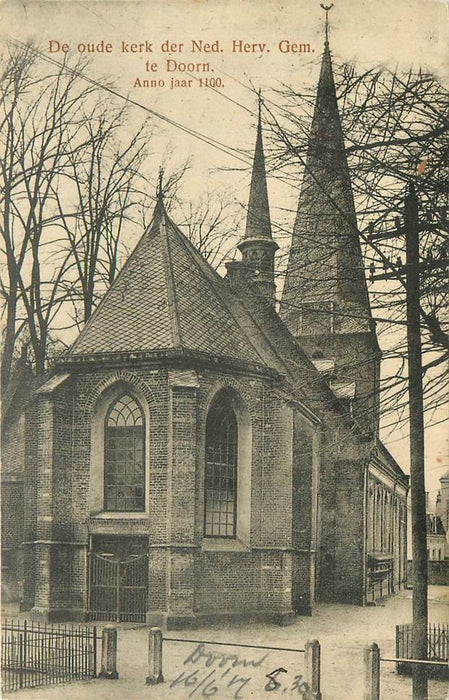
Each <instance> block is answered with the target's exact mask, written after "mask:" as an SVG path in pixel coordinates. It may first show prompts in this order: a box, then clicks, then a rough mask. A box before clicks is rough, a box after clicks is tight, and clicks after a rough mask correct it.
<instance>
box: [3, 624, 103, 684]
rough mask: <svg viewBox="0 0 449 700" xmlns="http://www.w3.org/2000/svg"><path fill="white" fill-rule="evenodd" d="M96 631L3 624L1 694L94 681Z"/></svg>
mask: <svg viewBox="0 0 449 700" xmlns="http://www.w3.org/2000/svg"><path fill="white" fill-rule="evenodd" d="M98 639H99V637H98V636H97V628H96V627H87V626H75V625H62V624H59V625H48V624H40V623H32V622H27V621H22V620H20V621H14V620H6V619H5V620H3V622H2V690H3V692H8V691H11V690H20V689H21V688H32V687H35V686H39V685H50V684H53V683H67V682H69V681H73V680H85V679H88V678H93V677H94V676H95V675H96V672H97V642H98Z"/></svg>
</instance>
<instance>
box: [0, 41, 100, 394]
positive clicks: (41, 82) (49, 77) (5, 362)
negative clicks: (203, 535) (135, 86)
mask: <svg viewBox="0 0 449 700" xmlns="http://www.w3.org/2000/svg"><path fill="white" fill-rule="evenodd" d="M5 52H6V54H7V55H6V60H5V69H4V72H3V74H2V80H1V97H0V101H1V110H2V112H1V117H0V119H1V129H0V131H1V138H0V148H1V156H0V161H1V188H0V189H1V195H0V197H1V199H0V201H1V208H2V219H1V236H2V241H3V253H4V255H5V257H6V266H5V267H6V271H7V274H6V278H5V280H4V281H3V282H2V294H3V297H4V299H5V315H6V323H5V335H4V349H3V356H2V382H3V387H5V386H6V384H7V382H8V377H9V373H10V370H11V363H12V360H13V354H14V348H15V344H16V341H17V337H18V336H19V335H20V333H21V331H22V330H23V329H24V328H27V330H28V333H29V338H30V344H31V347H32V351H33V355H34V360H35V366H36V370H37V371H38V372H41V371H43V369H44V364H45V349H46V344H47V338H48V331H49V327H50V324H51V322H52V320H53V318H54V315H55V313H56V312H57V310H58V309H59V308H60V305H61V303H62V302H63V300H64V296H65V295H64V292H62V294H61V280H62V278H63V277H64V275H65V273H66V271H67V269H68V267H69V266H70V261H69V258H68V256H67V255H65V256H63V258H62V260H61V261H60V262H59V264H58V266H57V267H56V268H55V267H54V266H53V267H52V266H47V268H46V270H45V272H44V270H43V266H42V260H43V257H45V256H47V251H48V250H49V248H48V246H49V245H50V243H51V244H52V245H53V246H54V245H55V244H56V243H57V239H58V233H57V231H56V230H55V222H56V219H57V213H56V209H55V201H54V192H55V191H56V190H57V189H58V188H59V187H60V186H61V183H62V182H63V180H64V176H65V175H64V174H65V169H66V168H67V166H68V164H69V159H70V157H72V156H73V149H75V150H76V149H79V148H81V147H82V139H81V141H80V133H81V131H82V130H83V126H84V124H83V118H82V115H81V114H80V111H79V104H80V103H82V102H83V101H85V100H88V99H89V98H90V96H91V95H92V93H93V88H92V86H90V85H80V84H79V81H78V80H77V79H76V77H75V75H74V74H73V73H70V72H65V71H64V70H63V69H62V70H56V71H50V73H49V72H48V71H47V73H46V75H45V78H42V77H41V76H40V75H39V72H38V71H37V70H36V62H35V60H34V53H33V47H31V46H27V47H23V48H15V47H13V48H11V47H10V46H7V47H6V48H5ZM69 128H70V133H71V140H69V139H68V136H67V134H68V129H69Z"/></svg>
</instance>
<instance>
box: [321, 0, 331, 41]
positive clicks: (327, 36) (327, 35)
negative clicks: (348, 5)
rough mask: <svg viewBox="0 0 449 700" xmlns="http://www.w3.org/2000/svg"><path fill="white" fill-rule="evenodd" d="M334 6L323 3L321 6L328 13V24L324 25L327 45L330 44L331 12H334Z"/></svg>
mask: <svg viewBox="0 0 449 700" xmlns="http://www.w3.org/2000/svg"><path fill="white" fill-rule="evenodd" d="M333 6H334V3H331V4H330V5H323V3H321V4H320V7H322V8H323V10H324V11H325V13H326V24H325V25H324V27H325V37H326V44H328V43H329V11H330V10H332V8H333Z"/></svg>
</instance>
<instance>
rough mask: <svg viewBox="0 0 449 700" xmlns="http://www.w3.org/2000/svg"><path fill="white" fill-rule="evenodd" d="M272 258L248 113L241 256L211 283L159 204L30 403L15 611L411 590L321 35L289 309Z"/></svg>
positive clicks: (162, 616) (305, 609) (200, 611)
mask: <svg viewBox="0 0 449 700" xmlns="http://www.w3.org/2000/svg"><path fill="white" fill-rule="evenodd" d="M277 248H278V245H277V243H276V241H275V240H274V238H273V235H272V228H271V221H270V211H269V203H268V193H267V183H266V173H265V160H264V152H263V144H262V123H261V116H260V109H259V121H258V126H257V138H256V146H255V154H254V164H253V172H252V179H251V186H250V192H249V203H248V212H247V220H246V229H245V234H244V237H243V238H242V240H241V242H240V244H239V249H240V251H241V255H242V259H241V260H240V261H233V262H229V263H228V264H227V274H226V276H225V277H224V278H222V277H221V276H220V275H219V274H218V273H217V272H216V271H215V270H214V269H212V267H211V266H210V265H209V264H208V263H207V261H206V260H205V259H204V258H203V257H202V256H201V255H200V253H199V252H198V251H197V250H196V249H195V247H194V246H193V245H192V244H191V243H190V242H189V241H188V240H187V239H186V238H185V236H184V235H183V234H182V232H181V231H180V230H179V228H178V227H177V226H176V224H175V222H173V221H172V219H171V218H170V216H169V214H168V213H167V211H166V208H165V205H164V198H163V194H162V189H160V190H159V192H158V198H157V204H156V207H155V210H154V214H153V218H152V222H151V224H150V225H149V226H148V228H147V230H146V231H145V232H144V233H143V235H142V238H141V239H140V241H139V243H138V244H137V246H136V248H135V250H134V251H133V253H132V254H131V256H130V257H129V259H128V261H127V263H126V264H125V265H124V267H123V269H122V271H121V272H120V274H119V275H118V277H117V279H116V280H115V282H114V283H113V285H112V287H111V288H110V289H109V291H108V292H107V293H106V294H105V296H104V298H103V300H102V301H101V303H100V304H99V306H98V308H97V309H96V311H95V312H94V314H93V316H92V317H91V319H90V320H89V322H88V323H87V324H86V326H85V327H84V329H83V330H82V332H81V334H80V335H79V337H78V338H77V340H76V341H75V342H74V344H73V345H72V347H71V348H70V349H69V351H68V352H67V353H66V354H65V355H64V356H61V357H60V358H59V359H58V360H57V361H56V362H55V363H54V365H53V368H52V371H51V373H50V374H49V376H48V377H46V379H45V381H44V382H43V383H41V384H40V386H39V387H38V388H37V389H36V390H35V391H34V392H33V395H32V397H31V398H30V399H29V401H28V403H27V406H26V411H25V413H24V414H23V417H21V418H20V420H21V421H22V426H23V431H24V447H23V450H24V453H23V470H22V472H21V473H23V499H24V503H25V507H24V510H23V511H20V508H19V507H17V510H16V511H14V510H13V512H12V513H9V515H8V517H12V518H13V517H14V512H16V513H19V511H20V512H23V513H24V523H23V538H22V544H21V560H22V562H23V574H22V584H21V585H22V593H21V596H22V602H21V606H22V609H24V610H30V611H31V614H32V615H34V616H36V617H40V618H44V619H49V620H63V619H85V618H91V619H100V620H114V619H118V620H127V621H135V622H141V621H147V622H148V623H151V624H154V623H160V624H162V623H166V624H167V625H168V626H169V627H172V628H174V627H185V626H188V625H192V626H194V625H196V624H198V623H200V622H204V621H208V620H211V619H217V618H218V619H227V618H232V617H239V618H240V617H242V616H246V617H247V618H249V619H258V620H271V621H275V622H278V623H279V624H286V623H288V622H290V621H291V620H292V619H293V617H294V615H296V614H303V615H309V614H311V613H312V610H313V605H314V602H315V601H316V600H323V601H335V602H337V601H340V602H346V603H353V604H357V605H363V604H365V603H369V602H373V601H375V600H378V599H379V598H380V597H382V596H385V595H388V594H391V593H394V592H395V591H397V590H398V589H400V588H401V587H403V586H404V585H405V580H406V512H407V511H406V497H407V491H408V477H406V476H405V475H404V473H403V472H402V470H401V469H400V467H399V466H398V464H397V463H396V461H395V460H394V459H393V457H392V456H391V455H390V453H389V452H388V450H387V449H386V447H385V446H384V445H383V444H382V442H381V441H380V439H379V400H378V395H379V381H380V380H379V377H380V360H381V353H380V349H379V346H378V343H377V338H376V330H375V323H374V321H373V319H372V317H371V312H370V305H369V298H368V293H367V287H366V282H365V277H364V272H363V268H364V264H363V258H362V253H361V249H360V243H359V239H358V235H357V222H356V217H355V211H354V204H353V197H352V191H351V183H350V179H349V172H348V167H347V161H346V155H345V147H344V141H343V134H342V129H341V124H340V116H339V112H338V106H337V100H336V94H335V86H334V80H333V74H332V63H331V54H330V50H329V45H328V43H327V41H326V44H325V48H324V54H323V59H322V65H321V74H320V78H319V84H318V91H317V100H316V107H315V113H314V117H313V123H312V130H311V136H310V145H309V153H308V157H307V167H306V171H305V175H304V180H303V183H302V190H301V195H300V199H299V204H298V214H297V218H296V223H295V226H294V231H293V237H292V245H291V252H290V260H289V265H288V270H287V274H286V280H285V287H284V291H283V296H282V300H281V305H280V310H279V313H278V312H277V311H276V305H275V275H274V272H275V255H276V250H277ZM11 437H12V439H14V434H13V433H11ZM8 470H9V464H8V463H7V464H6V467H5V474H7V473H8ZM12 507H13V508H14V501H12ZM16 544H17V543H16Z"/></svg>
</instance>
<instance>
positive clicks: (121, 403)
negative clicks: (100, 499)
mask: <svg viewBox="0 0 449 700" xmlns="http://www.w3.org/2000/svg"><path fill="white" fill-rule="evenodd" d="M144 435H145V424H144V417H143V412H142V409H141V407H140V406H139V404H138V403H137V401H136V400H135V399H134V398H133V397H132V396H130V395H129V394H124V395H122V396H120V398H118V399H116V400H115V401H114V403H113V404H112V405H111V406H110V408H109V411H108V412H107V414H106V420H105V431H104V510H108V511H143V510H145V455H144Z"/></svg>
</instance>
